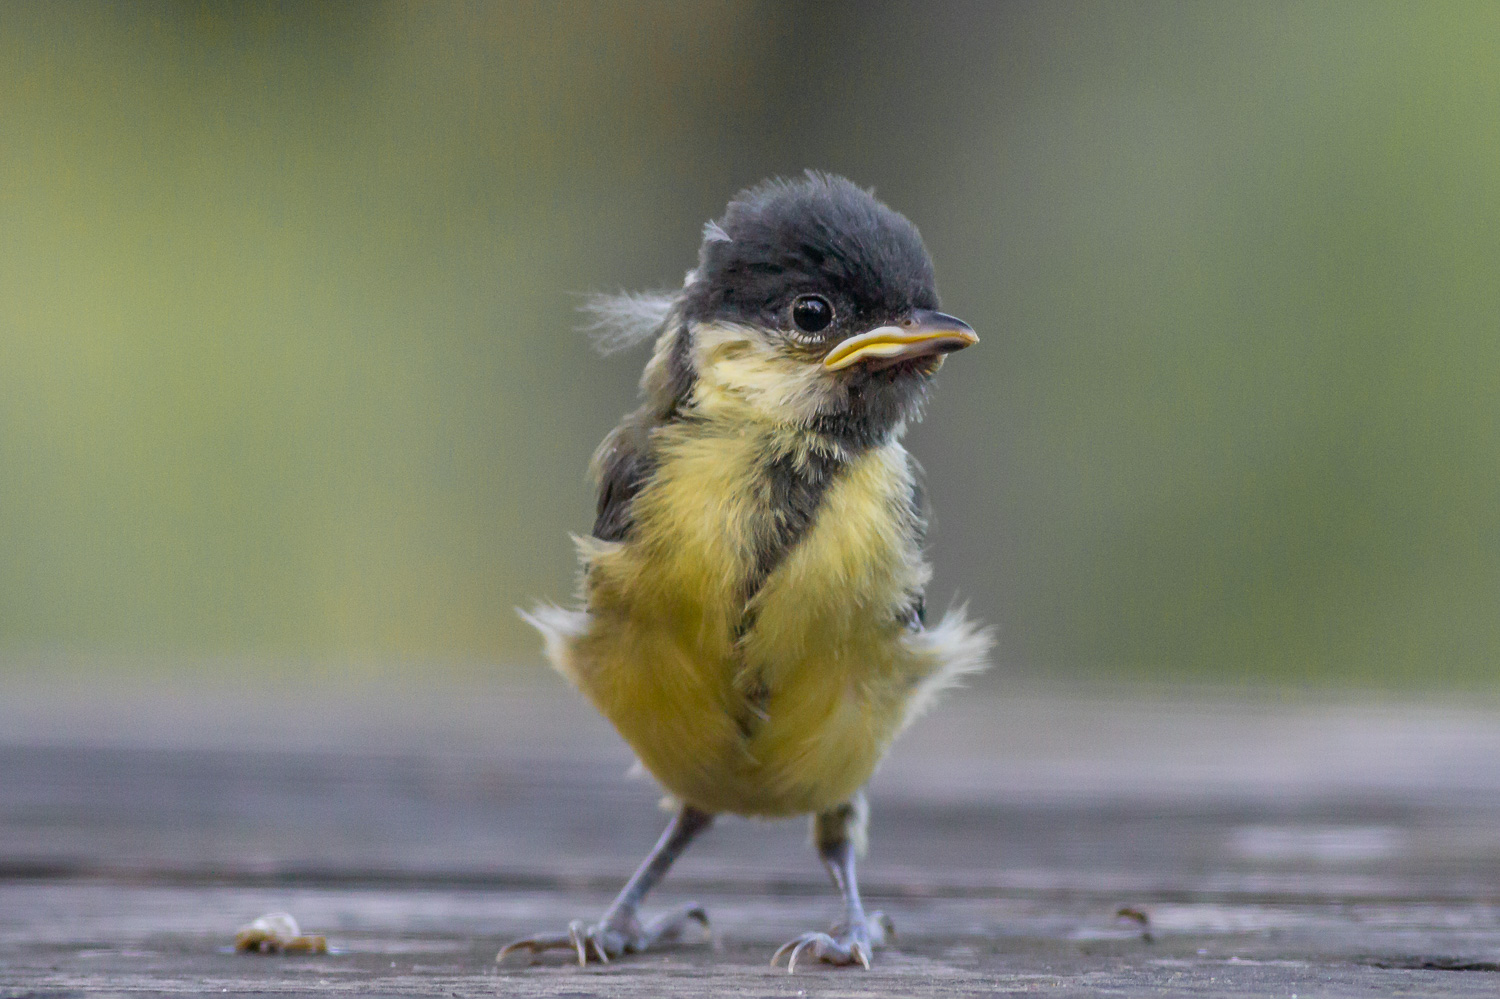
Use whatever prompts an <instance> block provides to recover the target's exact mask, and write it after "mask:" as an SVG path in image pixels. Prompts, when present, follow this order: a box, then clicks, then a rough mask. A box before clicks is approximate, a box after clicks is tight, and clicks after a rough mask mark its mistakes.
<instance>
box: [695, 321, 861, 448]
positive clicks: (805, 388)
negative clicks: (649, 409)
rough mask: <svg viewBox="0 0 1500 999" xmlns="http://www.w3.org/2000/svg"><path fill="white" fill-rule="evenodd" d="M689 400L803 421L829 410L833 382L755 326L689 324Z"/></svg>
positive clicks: (786, 420)
mask: <svg viewBox="0 0 1500 999" xmlns="http://www.w3.org/2000/svg"><path fill="white" fill-rule="evenodd" d="M692 337H693V367H694V368H695V369H696V371H697V374H698V383H697V387H696V389H695V391H694V401H695V402H696V403H697V404H698V406H699V408H701V409H704V410H705V411H708V412H712V411H713V410H714V409H716V408H731V407H732V408H748V409H750V410H752V411H753V412H754V413H755V415H757V416H760V417H763V418H766V419H771V420H775V421H776V422H780V423H803V422H806V421H808V420H810V419H812V418H813V417H815V416H817V415H819V414H820V413H823V412H826V411H827V410H828V409H830V408H832V406H833V404H834V402H835V399H836V397H837V394H838V385H837V384H836V383H835V382H834V381H833V380H832V379H831V378H829V377H828V375H827V374H826V373H825V372H824V371H823V366H822V365H821V364H819V363H817V362H815V361H810V360H804V359H801V358H797V357H794V356H791V355H789V354H787V353H785V352H784V351H782V350H781V349H779V348H778V346H777V344H775V343H774V342H772V341H770V340H768V339H767V338H766V336H765V335H764V334H762V333H760V332H759V331H757V330H754V329H751V328H749V327H746V326H739V325H734V324H729V323H714V324H702V325H697V326H694V327H693V329H692Z"/></svg>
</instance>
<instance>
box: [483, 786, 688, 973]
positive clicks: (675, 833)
mask: <svg viewBox="0 0 1500 999" xmlns="http://www.w3.org/2000/svg"><path fill="white" fill-rule="evenodd" d="M713 821H714V817H713V815H712V814H711V813H709V812H704V811H700V810H699V809H697V808H694V807H693V806H692V805H683V806H682V808H681V809H679V810H678V812H677V814H676V815H675V816H673V817H672V821H671V823H669V824H668V826H667V828H666V831H665V832H663V833H662V834H661V839H659V840H657V841H656V846H654V847H652V849H651V853H650V854H649V855H648V856H647V857H646V859H645V860H644V861H642V863H641V866H640V867H638V868H636V871H635V873H634V874H632V875H631V876H630V880H629V881H627V882H626V883H625V887H624V888H622V889H620V894H619V895H617V896H615V900H614V901H613V902H612V903H610V906H609V908H608V909H606V910H605V912H604V916H603V918H601V919H600V920H599V922H598V923H596V924H594V925H593V926H588V925H585V923H584V922H583V920H581V919H575V920H573V922H571V923H569V924H568V929H567V930H566V932H563V933H544V934H538V935H537V936H534V937H524V938H522V939H520V940H513V941H511V942H510V943H508V944H506V945H505V946H504V947H502V948H500V953H498V954H496V955H495V960H496V961H503V960H505V957H506V955H508V954H510V953H511V952H512V951H517V950H529V951H530V952H531V953H533V954H536V953H538V952H540V951H544V950H552V949H554V948H568V949H571V950H573V951H575V952H576V953H577V954H578V963H579V964H587V963H588V962H589V961H591V960H598V961H606V962H607V961H609V960H610V958H614V957H619V956H620V955H621V954H638V953H640V952H641V951H643V950H645V949H646V948H647V947H650V946H651V945H652V944H654V943H656V942H657V941H660V940H673V939H675V938H676V937H677V936H678V935H679V934H680V933H681V932H682V931H683V929H684V928H685V927H686V926H687V924H688V922H690V921H696V922H698V923H700V924H701V925H702V926H703V927H704V928H705V929H706V928H707V927H708V913H706V912H704V911H703V908H702V906H700V905H698V904H697V903H696V902H693V903H690V904H688V905H684V906H679V907H678V908H676V909H673V910H672V911H670V912H667V913H664V914H662V915H660V916H657V917H656V918H655V919H653V920H651V921H650V922H645V923H643V922H641V919H640V917H639V915H638V914H637V910H638V909H639V908H640V905H641V901H642V900H643V899H645V897H646V893H647V892H649V891H650V890H651V889H652V887H653V886H654V885H655V884H656V882H658V881H660V880H661V878H662V875H664V874H666V873H667V870H668V869H669V868H670V867H671V866H672V861H674V860H676V859H677V856H678V854H680V853H682V851H683V850H684V849H685V848H686V847H687V845H688V844H689V843H691V842H692V841H693V839H694V838H695V837H696V836H697V835H698V834H699V833H701V832H702V831H703V830H705V829H707V828H708V827H709V826H710V825H712V824H713Z"/></svg>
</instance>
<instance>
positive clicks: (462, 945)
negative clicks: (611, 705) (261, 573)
mask: <svg viewBox="0 0 1500 999" xmlns="http://www.w3.org/2000/svg"><path fill="white" fill-rule="evenodd" d="M4 693H5V694H7V695H9V696H6V697H4V699H3V703H0V997H9V996H20V995H71V994H78V995H83V994H90V995H97V994H104V993H119V994H125V993H140V992H149V993H155V994H181V995H202V994H205V993H214V994H225V992H226V991H227V992H229V993H251V992H255V993H265V992H318V993H321V992H327V993H353V994H360V995H407V994H416V993H421V994H429V995H430V994H448V993H451V994H455V995H461V996H467V995H481V994H482V995H493V994H496V993H497V992H499V993H500V994H506V995H510V994H515V995H537V996H542V995H548V996H551V995H592V994H609V995H623V996H633V995H640V996H648V995H649V996H671V995H704V994H712V995H725V996H735V995H789V996H791V995H797V994H799V990H802V991H805V993H806V994H808V995H829V996H834V995H838V996H863V995H891V994H901V995H911V996H925V995H966V994H973V995H988V994H993V993H994V992H996V991H1016V992H1020V991H1047V992H1050V993H1057V994H1063V995H1067V994H1095V993H1097V992H1099V991H1110V990H1117V991H1121V992H1123V993H1124V994H1156V993H1158V992H1159V991H1161V990H1183V991H1198V992H1212V993H1214V994H1226V995H1234V994H1245V995H1252V994H1253V995H1264V994H1273V993H1279V994H1290V993H1292V992H1298V993H1299V994H1303V995H1307V994H1318V995H1355V994H1359V995H1368V994H1371V993H1372V992H1374V993H1377V994H1380V993H1384V992H1388V991H1397V990H1403V991H1408V992H1415V993H1417V994H1432V995H1462V994H1472V993H1474V992H1475V991H1480V990H1484V989H1490V988H1494V987H1495V983H1496V982H1497V981H1500V972H1497V971H1496V970H1495V969H1496V967H1497V965H1496V962H1497V961H1500V764H1496V762H1495V761H1496V760H1500V716H1497V715H1495V714H1492V713H1490V712H1488V711H1485V710H1482V709H1473V708H1462V709H1461V708H1457V707H1452V706H1441V705H1425V706H1422V705H1416V706H1407V707H1394V708H1393V707H1388V706H1379V705H1377V706H1357V705H1356V706H1351V705H1341V704H1325V705H1321V706H1279V705H1266V704H1254V703H1250V704H1246V703H1242V702H1235V701H1202V702H1198V703H1191V704H1189V703H1181V702H1179V703H1176V704H1163V703H1153V702H1141V701H1126V702H1120V703H1113V704H1112V703H1109V702H1106V701H1102V700H1087V701H1085V700H1078V699H1066V698H1058V697H1048V696H1043V695H1039V694H1036V693H1034V692H1032V693H1024V692H1014V691H1011V692H1006V691H1003V690H999V689H988V690H984V691H981V692H979V693H975V694H970V695H968V696H966V697H965V698H964V699H962V700H961V701H960V702H958V703H955V704H953V705H950V706H948V707H947V708H945V709H943V710H942V712H941V713H940V714H939V715H938V716H937V717H936V718H934V719H932V720H929V722H927V723H926V724H924V725H923V726H921V727H919V728H918V729H917V730H916V731H914V732H913V733H912V735H911V737H910V738H909V739H908V740H907V741H906V742H905V743H904V744H903V745H902V746H901V747H899V748H898V750H897V753H896V754H895V755H894V757H893V759H892V761H891V763H890V765H889V766H888V767H887V768H886V769H885V770H884V771H882V773H881V774H880V775H879V777H878V778H877V781H876V783H875V787H874V791H873V794H872V800H873V803H874V810H875V819H874V827H873V839H872V847H871V852H870V855H869V857H868V858H867V859H866V861H865V863H864V865H863V872H864V881H865V885H866V893H867V895H868V896H870V897H871V898H872V900H873V901H874V902H875V903H876V904H877V905H879V906H881V907H882V908H884V909H885V910H886V911H887V912H888V913H890V914H891V915H892V916H893V917H894V918H895V919H896V921H897V924H898V927H899V929H900V937H899V938H898V941H897V946H896V947H895V948H894V949H892V950H890V951H888V952H886V953H884V954H882V955H881V960H880V961H879V962H878V963H877V966H876V969H875V970H874V971H873V972H871V973H869V974H865V973H862V972H861V973H851V972H847V971H845V972H834V971H831V970H829V969H809V973H808V974H805V975H804V974H801V973H799V974H798V976H796V977H795V978H791V979H789V978H787V976H786V975H785V972H784V971H783V972H779V973H777V972H772V971H771V969H770V968H769V967H768V966H766V961H767V959H768V958H769V955H770V952H771V950H773V949H774V948H775V946H776V945H777V944H779V943H780V942H781V941H782V940H784V939H786V938H788V937H790V936H792V935H794V934H795V933H797V932H800V931H802V930H805V929H810V928H817V927H820V926H822V925H823V924H824V923H825V922H826V921H827V920H828V919H829V918H830V917H831V916H832V915H833V910H834V898H833V894H832V892H831V890H830V889H829V888H828V887H827V886H826V884H825V883H824V881H823V875H822V873H821V871H820V870H819V868H818V866H817V864H816V863H815V861H814V859H813V858H812V856H811V851H810V850H809V849H807V847H806V831H805V828H804V827H803V826H802V824H801V823H796V822H788V823H756V822H744V821H726V822H724V823H722V824H721V825H720V826H719V827H716V828H715V829H714V830H713V831H711V832H710V833H709V834H708V836H707V837H706V838H705V839H704V841H703V842H702V843H701V844H695V847H694V849H693V851H692V852H690V853H689V855H688V856H687V857H686V858H685V859H684V861H683V862H682V864H681V866H680V868H679V869H678V870H677V871H674V873H673V875H672V877H671V878H669V880H668V882H667V883H666V885H664V887H663V890H662V892H661V894H660V896H659V897H658V898H656V899H653V903H654V904H660V905H666V904H669V903H672V902H680V901H683V900H685V899H687V898H689V897H696V898H698V899H699V900H700V901H703V902H705V903H706V904H708V905H709V907H710V910H711V914H712V915H713V917H714V926H715V941H714V943H713V944H688V945H683V946H679V947H676V948H673V949H670V950H667V951H664V952H662V953H661V954H657V955H648V956H647V957H645V958H642V959H637V960H631V961H627V962H621V963H618V964H615V965H612V966H610V967H609V968H607V969H588V970H580V969H577V968H576V967H570V966H568V965H567V964H566V963H560V962H558V961H548V962H545V963H543V964H541V965H538V966H536V967H533V968H495V967H494V966H493V964H492V962H491V959H492V957H493V955H494V952H495V949H496V948H497V947H498V945H499V944H500V943H501V942H502V941H503V940H504V939H506V938H507V937H509V936H511V935H514V934H519V933H522V932H525V931H530V930H536V929H539V928H550V927H561V926H562V925H564V924H565V923H566V922H567V920H569V919H571V918H575V917H580V916H582V917H585V918H587V917H591V916H593V915H596V914H597V913H598V912H599V911H600V910H601V909H602V908H603V906H604V905H605V904H606V903H607V901H608V898H609V895H610V893H611V892H612V890H613V889H614V887H615V886H616V885H617V883H618V882H619V880H620V879H621V878H622V877H623V876H624V875H625V874H626V873H628V871H629V870H630V869H631V867H632V866H633V865H634V864H635V863H636V861H637V860H638V859H639V856H640V855H641V853H642V852H643V851H644V849H645V848H646V846H648V845H649V843H650V842H651V841H652V840H653V839H654V837H655V835H656V832H657V831H658V828H659V826H660V825H661V823H662V822H663V816H662V814H661V813H660V812H659V811H658V809H657V808H656V805H655V798H656V792H655V791H654V790H653V789H652V787H651V786H650V785H649V784H648V783H645V782H643V781H638V780H627V779H625V778H624V777H623V772H624V770H625V767H626V765H627V764H628V759H629V757H628V754H627V753H625V752H624V750H623V748H622V747H621V746H620V745H619V744H618V742H617V741H616V740H615V739H614V738H613V736H612V734H611V733H610V732H609V731H608V730H607V728H604V727H603V726H602V724H601V723H599V722H598V720H597V719H596V718H594V717H593V716H592V714H591V713H590V712H588V710H587V709H586V708H585V707H583V706H582V705H579V704H578V703H577V702H576V701H575V700H573V699H572V698H570V697H569V696H568V695H566V693H565V692H562V691H561V690H559V689H558V688H557V687H553V686H547V685H535V684H533V685H520V686H515V685H512V686H510V687H501V688H499V689H498V690H497V691H494V692H487V693H476V692H475V691H472V690H457V691H455V690H451V689H450V690H446V691H445V690H443V689H434V690H427V691H420V690H415V689H413V688H407V689H404V690H398V691H395V692H394V693H393V692H392V691H390V690H376V689H358V688H356V689H353V690H350V691H344V692H339V691H337V690H335V689H331V688H329V689H321V688H313V689H311V690H310V691H308V692H306V694H307V696H305V697H304V698H302V699H300V700H299V699H297V698H291V699H288V698H286V697H284V696H271V695H256V696H250V695H249V694H247V693H246V692H245V691H232V690H231V691H220V692H212V691H210V692H200V693H197V694H183V693H180V692H179V693H177V694H173V695H164V694H162V692H161V691H159V690H156V691H154V690H151V689H150V688H139V689H135V690H133V691H132V690H122V691H119V692H117V693H118V696H116V697H112V698H106V697H102V696H100V694H99V692H98V691H97V690H95V691H92V692H91V693H90V695H89V696H81V697H80V696H78V695H77V694H76V693H70V692H68V691H65V690H59V689H57V688H55V687H54V688H49V687H48V686H47V685H45V684H38V685H34V686H30V687H23V686H21V685H11V686H10V687H9V689H7V690H6V691H4ZM1124 906H1129V907H1132V908H1135V909H1138V910H1140V911H1141V912H1143V913H1145V914H1147V915H1148V916H1149V920H1150V922H1149V925H1148V926H1147V927H1144V928H1143V927H1141V926H1140V925H1138V924H1137V923H1136V922H1133V921H1131V920H1127V919H1120V918H1117V916H1116V913H1117V912H1118V910H1119V909H1120V908H1121V907H1124ZM278 909H284V910H287V911H290V912H293V913H294V914H295V915H296V916H297V918H298V920H299V921H300V922H301V923H302V925H303V927H304V928H305V929H306V930H307V931H310V932H315V933H324V934H326V935H327V936H328V938H329V943H330V944H331V945H332V946H333V947H334V949H335V953H333V954H331V955H328V956H326V957H254V956H245V955H237V954H232V953H227V952H225V949H226V948H227V947H228V944H229V942H230V940H231V938H232V935H233V932H234V930H235V929H236V928H237V927H238V926H239V925H241V924H243V923H245V922H247V921H248V920H250V919H252V918H254V917H255V916H258V915H261V914H263V913H265V912H268V911H274V910H278ZM1146 933H1149V936H1150V940H1149V941H1148V940H1147V939H1146V938H1145V935H1146Z"/></svg>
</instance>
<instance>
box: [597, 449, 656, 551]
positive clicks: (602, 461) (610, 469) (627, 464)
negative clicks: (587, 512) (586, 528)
mask: <svg viewBox="0 0 1500 999" xmlns="http://www.w3.org/2000/svg"><path fill="white" fill-rule="evenodd" d="M594 467H595V469H596V470H597V475H598V477H599V502H598V507H597V509H596V512H595V516H594V530H593V535H594V537H596V538H598V539H599V540H600V541H624V540H625V539H626V538H627V537H629V536H630V529H631V527H632V526H633V523H634V520H633V517H632V513H631V506H632V503H633V502H634V500H635V496H636V494H637V493H639V492H640V491H641V487H642V486H643V485H645V484H646V481H647V480H648V479H650V478H651V476H652V474H653V473H654V472H655V471H656V458H655V456H654V455H653V454H652V453H651V438H650V435H649V434H648V433H647V431H646V429H645V428H644V427H642V426H641V425H640V424H639V423H637V422H636V421H635V420H634V419H627V420H626V421H625V422H624V423H622V424H620V426H618V427H616V428H615V429H614V430H613V431H612V432H611V433H610V435H609V436H608V437H606V438H605V439H604V443H603V444H601V445H600V446H599V452H598V454H597V455H596V456H595V458H594Z"/></svg>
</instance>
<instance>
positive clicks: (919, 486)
mask: <svg viewBox="0 0 1500 999" xmlns="http://www.w3.org/2000/svg"><path fill="white" fill-rule="evenodd" d="M906 461H907V464H908V465H909V466H910V468H911V491H910V492H909V493H908V494H907V499H906V502H907V506H908V508H909V509H910V511H911V517H912V523H913V524H914V525H915V528H916V529H915V531H914V532H913V540H914V541H916V544H917V547H918V548H924V547H926V545H927V525H928V522H929V521H930V520H931V517H932V504H931V503H930V502H929V500H928V497H927V484H926V482H925V481H924V479H925V478H926V474H927V473H926V472H925V471H924V470H923V468H922V466H921V464H920V463H918V461H917V459H915V458H913V457H912V456H911V455H910V454H909V453H908V454H907V456H906ZM909 597H910V599H909V600H908V601H907V605H906V608H905V610H904V612H903V613H902V615H901V619H902V623H904V624H905V625H906V627H907V628H909V629H910V630H912V631H921V630H922V629H923V628H925V627H927V592H926V590H924V589H918V590H913V591H911V593H910V594H909Z"/></svg>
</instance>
